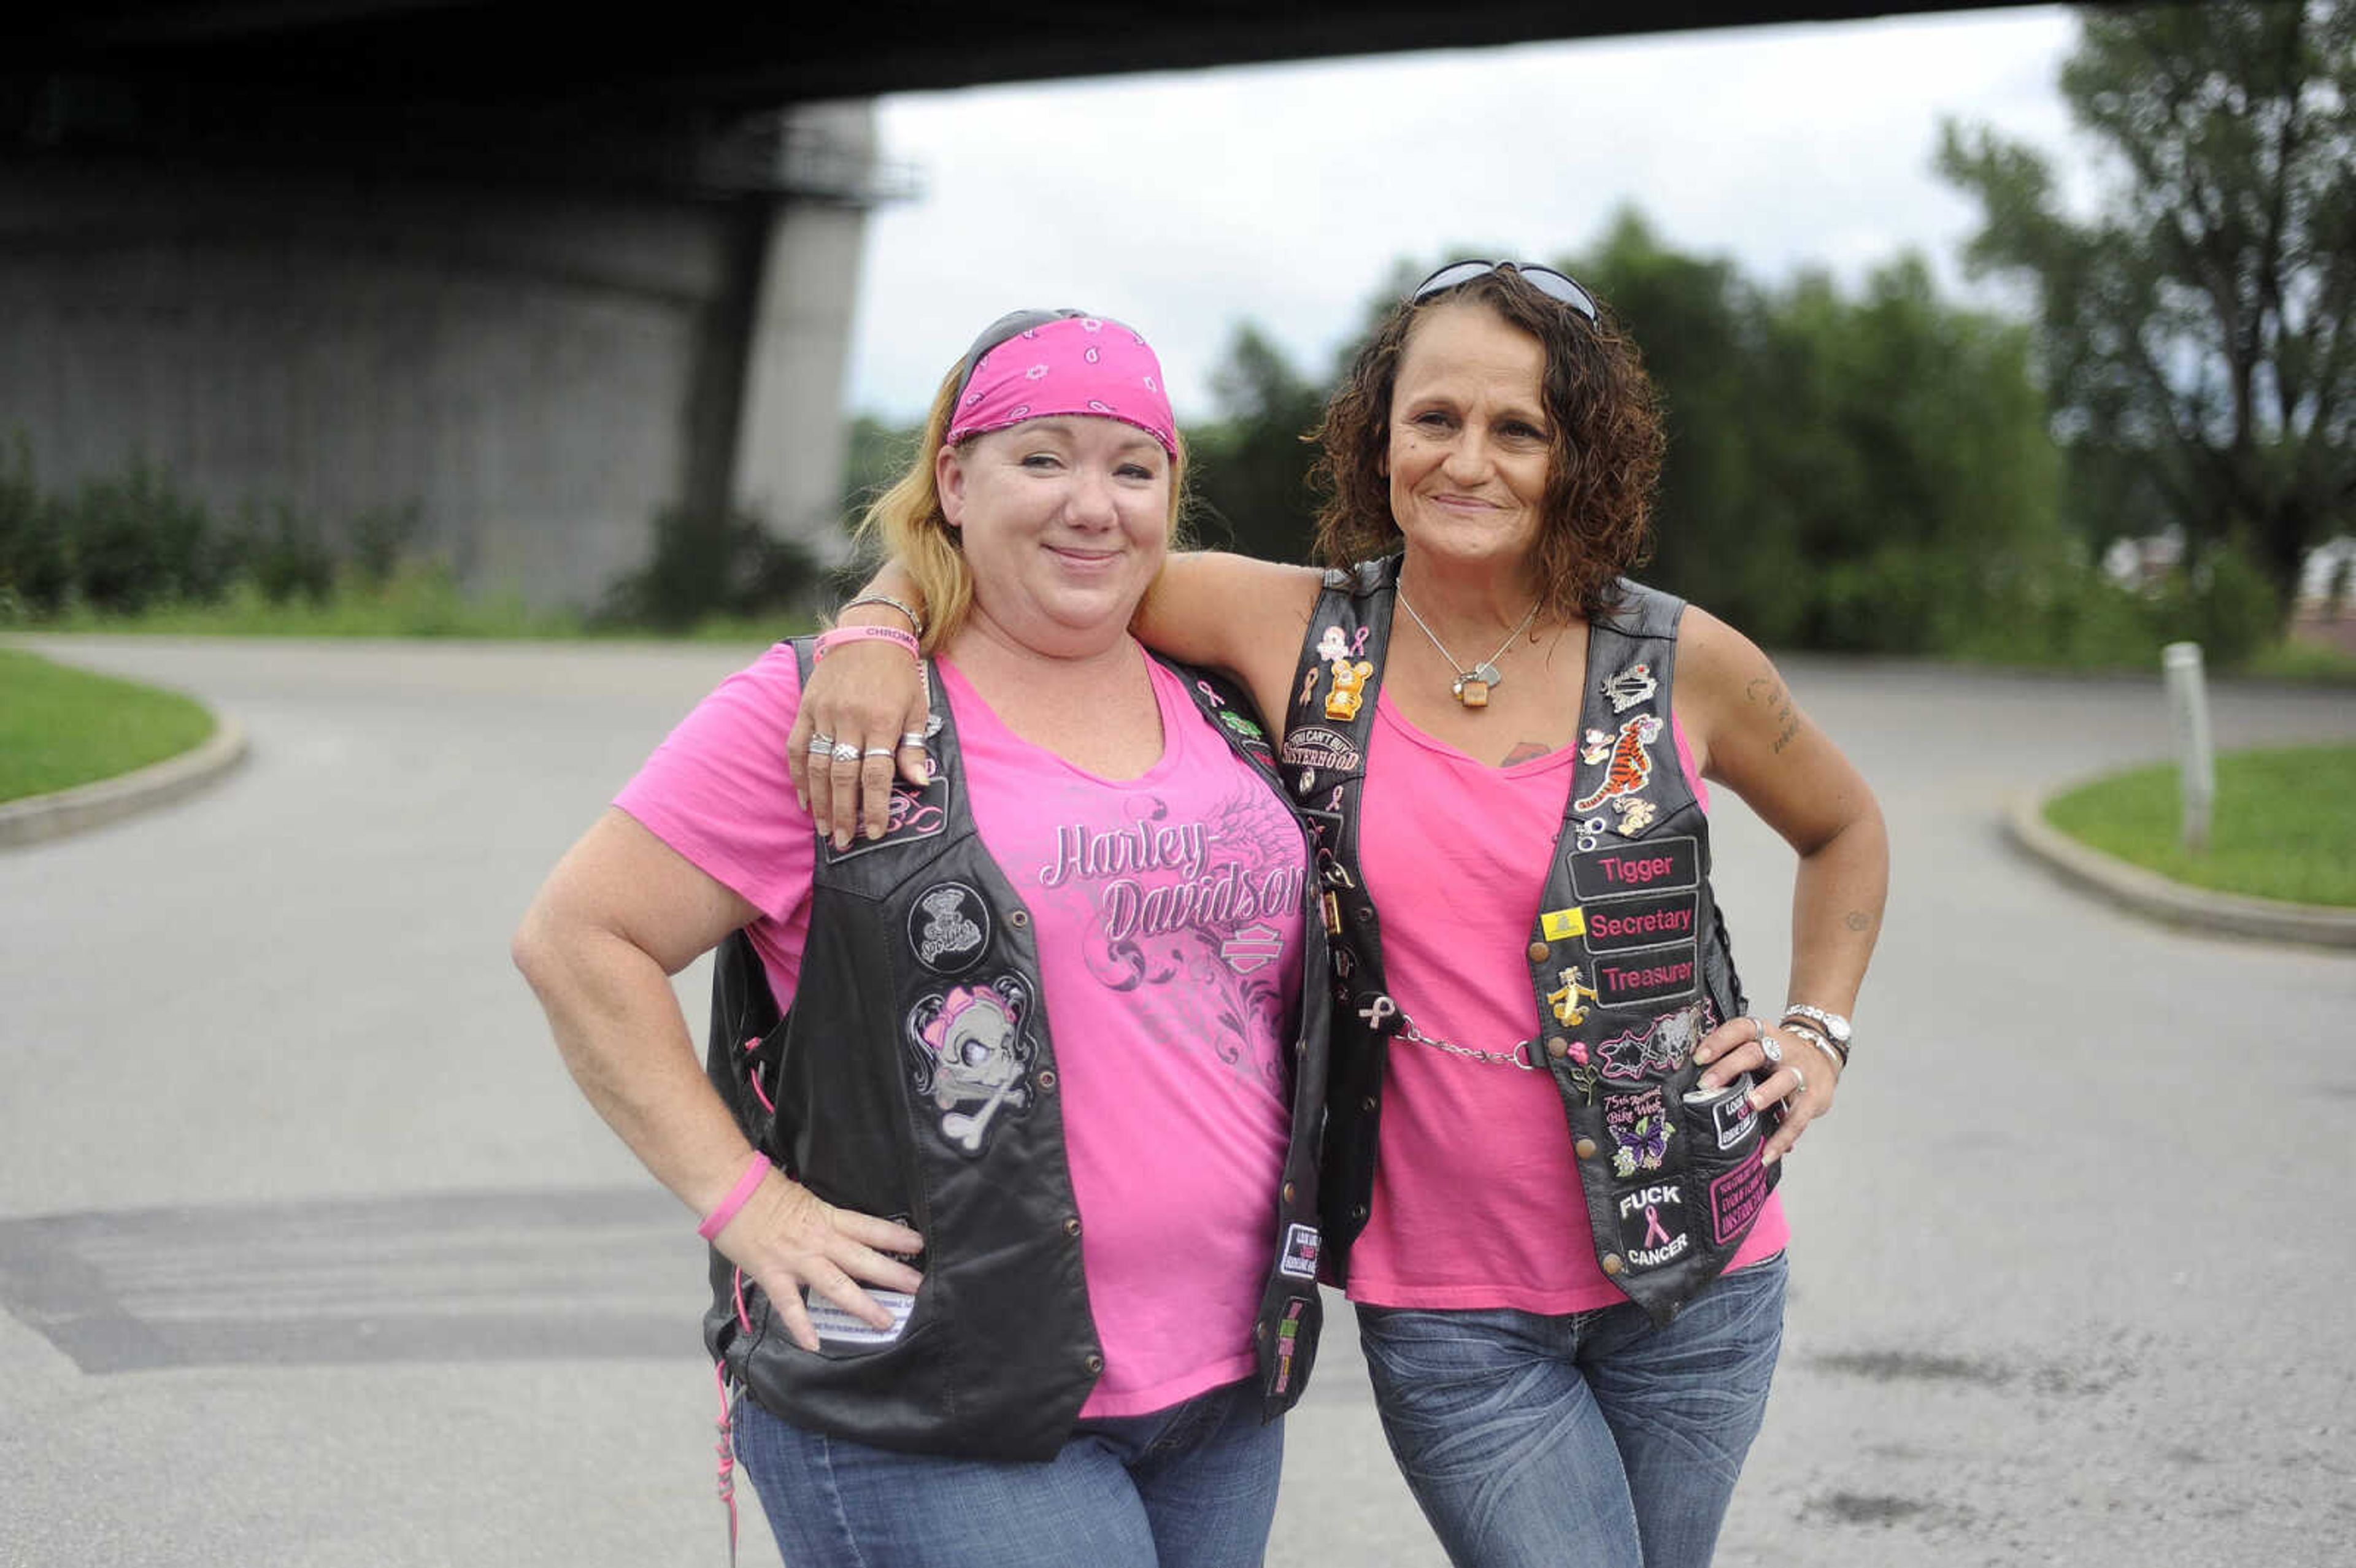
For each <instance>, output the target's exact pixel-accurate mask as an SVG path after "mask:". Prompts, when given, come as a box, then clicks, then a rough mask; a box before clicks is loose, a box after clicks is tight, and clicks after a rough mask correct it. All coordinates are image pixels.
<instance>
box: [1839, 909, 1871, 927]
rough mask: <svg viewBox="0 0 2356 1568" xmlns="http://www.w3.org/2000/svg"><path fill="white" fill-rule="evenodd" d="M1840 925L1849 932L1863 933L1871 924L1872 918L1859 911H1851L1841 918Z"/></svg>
mask: <svg viewBox="0 0 2356 1568" xmlns="http://www.w3.org/2000/svg"><path fill="white" fill-rule="evenodd" d="M1841 923H1842V924H1843V925H1845V926H1847V927H1848V928H1849V929H1850V930H1851V931H1863V930H1865V929H1866V927H1868V926H1869V925H1871V924H1872V923H1873V917H1872V916H1871V915H1869V914H1868V913H1866V912H1864V911H1863V910H1861V909H1853V910H1851V911H1849V912H1847V914H1845V915H1843V916H1841Z"/></svg>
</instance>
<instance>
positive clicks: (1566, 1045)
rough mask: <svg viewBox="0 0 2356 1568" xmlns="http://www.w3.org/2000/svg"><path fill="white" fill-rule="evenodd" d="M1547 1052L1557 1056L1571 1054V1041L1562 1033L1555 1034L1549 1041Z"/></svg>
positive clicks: (1549, 1054)
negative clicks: (1563, 1036) (1564, 1037)
mask: <svg viewBox="0 0 2356 1568" xmlns="http://www.w3.org/2000/svg"><path fill="white" fill-rule="evenodd" d="M1569 1054H1570V1041H1569V1040H1565V1039H1563V1038H1562V1036H1560V1035H1555V1036H1554V1037H1552V1038H1551V1039H1549V1040H1547V1055H1548V1056H1552V1057H1557V1058H1560V1057H1565V1056H1569Z"/></svg>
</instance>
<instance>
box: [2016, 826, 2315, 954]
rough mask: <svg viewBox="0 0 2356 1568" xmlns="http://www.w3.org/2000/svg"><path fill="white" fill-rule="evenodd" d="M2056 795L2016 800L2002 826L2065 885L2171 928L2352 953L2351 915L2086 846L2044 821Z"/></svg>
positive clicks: (2018, 845)
mask: <svg viewBox="0 0 2356 1568" xmlns="http://www.w3.org/2000/svg"><path fill="white" fill-rule="evenodd" d="M2060 793H2061V792H2060V791H2059V790H2053V791H2049V792H2047V793H2046V794H2044V795H2020V796H2019V797H2017V798H2016V799H2015V800H2014V801H2013V802H2012V804H2011V805H2010V806H2008V808H2007V809H2006V812H2005V818H2004V826H2005V831H2006V837H2008V838H2010V839H2011V840H2012V843H2013V846H2014V848H2018V849H2019V850H2020V851H2021V852H2022V853H2023V854H2025V855H2027V856H2029V859H2033V860H2040V861H2042V862H2043V863H2044V864H2045V866H2046V868H2047V869H2050V870H2051V871H2052V872H2053V873H2054V874H2055V875H2056V876H2058V877H2060V878H2061V880H2063V881H2065V882H2069V883H2071V884H2072V885H2073V886H2075V887H2079V888H2082V889H2084V890H2086V891H2091V892H2093V893H2094V894H2095V895H2097V896H2098V897H2101V898H2103V899H2105V900H2107V901H2110V902H2111V903H2114V904H2116V905H2118V906H2119V907H2120V908H2122V909H2125V910H2127V911H2129V912H2132V913H2135V914H2139V915H2142V916H2144V917H2145V918H2146V919H2147V920H2156V921H2159V922H2162V923H2165V924H2169V925H2175V926H2182V927H2185V928H2187V929H2189V930H2194V931H2208V932H2218V933H2224V934H2227V935H2231V936H2254V937H2258V938H2261V939H2262V940H2265V941H2268V942H2304V943H2309V944H2313V945H2316V946H2319V947H2348V948H2356V910H2349V909H2335V908H2333V907H2331V906H2330V905H2329V904H2296V903H2284V902H2282V901H2279V900H2276V899H2254V898H2251V897H2249V896H2248V895H2246V894H2244V893H2226V892H2217V891H2211V890H2210V889H2207V888H2192V887H2187V886H2186V885H2185V884H2184V883H2182V882H2177V881H2171V880H2169V879H2168V878H2166V877H2163V876H2161V875H2160V874H2159V873H2158V872H2157V871H2147V870H2145V869H2143V868H2142V867H2141V866H2132V865H2129V864H2128V863H2127V862H2126V861H2125V860H2121V859H2117V858H2115V857H2114V856H2110V855H2105V854H2104V853H2103V852H2102V851H2101V850H2099V849H2093V848H2088V847H2087V846H2085V845H2083V844H2081V843H2079V842H2078V840H2076V839H2075V838H2072V837H2069V836H2068V835H2067V834H2065V833H2063V832H2062V831H2061V829H2059V828H2057V827H2053V826H2052V825H2051V823H2049V822H2047V821H2046V820H2045V803H2046V801H2048V800H2050V799H2051V798H2052V796H2053V795H2058V794H2060Z"/></svg>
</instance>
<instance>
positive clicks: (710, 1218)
mask: <svg viewBox="0 0 2356 1568" xmlns="http://www.w3.org/2000/svg"><path fill="white" fill-rule="evenodd" d="M775 1168H776V1167H774V1166H772V1165H771V1164H770V1163H769V1157H768V1156H766V1155H764V1154H756V1155H755V1156H754V1157H753V1162H752V1163H751V1164H750V1165H747V1166H746V1167H745V1168H744V1175H742V1176H740V1177H738V1178H737V1179H736V1185H735V1186H734V1187H732V1188H730V1189H728V1196H727V1197H725V1198H723V1199H722V1200H720V1207H719V1208H717V1209H714V1210H713V1211H712V1212H711V1213H709V1214H707V1215H705V1216H704V1217H703V1223H702V1224H701V1225H698V1226H697V1227H696V1228H695V1233H696V1234H697V1235H699V1236H701V1237H702V1238H703V1239H704V1240H705V1241H707V1242H708V1241H710V1240H712V1237H714V1236H716V1235H718V1234H719V1233H720V1232H722V1231H723V1230H725V1229H727V1227H728V1221H731V1220H734V1218H736V1211H737V1210H739V1209H742V1208H743V1207H744V1205H745V1203H746V1201H747V1200H750V1199H751V1198H752V1196H753V1194H754V1193H755V1192H756V1191H758V1190H759V1189H760V1186H761V1183H762V1182H764V1181H766V1180H767V1179H769V1172H770V1171H771V1170H773V1169H775Z"/></svg>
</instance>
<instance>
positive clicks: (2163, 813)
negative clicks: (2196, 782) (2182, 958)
mask: <svg viewBox="0 0 2356 1568" xmlns="http://www.w3.org/2000/svg"><path fill="white" fill-rule="evenodd" d="M2182 810H2183V808H2182V805H2181V804H2180V800H2179V793H2178V784H2177V771H2176V767H2175V764H2173V763H2162V764H2160V765H2158V766H2157V767H2148V768H2138V769H2136V770H2135V771H2134V772H2132V773H2116V774H2114V775H2113V776H2111V777H2109V778H2106V779H2100V780H2097V781H2096V782H2094V783H2093V784H2087V785H2085V786H2084V787H2083V788H2081V789H2075V790H2072V791H2071V792H2070V793H2068V794H2067V795H2060V796H2057V797H2056V798H2055V799H2053V800H2052V801H2051V802H2049V803H2047V805H2046V807H2045V818H2046V820H2047V821H2049V822H2051V824H2052V825H2053V826H2054V827H2058V828H2060V829H2061V831H2062V832H2064V833H2067V834H2069V835H2070V836H2071V837H2073V838H2076V839H2078V840H2079V841H2080V842H2082V843H2084V844H2087V845H2090V846H2092V847H2093V848H2096V849H2100V850H2102V851H2103V852H2104V853H2105V854H2109V855H2115V856H2117V857H2118V858H2119V859H2122V860H2126V861H2129V862H2131V863H2132V864H2135V865H2137V866H2142V867H2144V868H2146V869H2148V870H2153V871H2157V872H2158V873H2159V874H2160V875H2161V876H2164V877H2169V878H2172V879H2174V880H2177V881H2179V882H2184V883H2188V884H2190V885H2191V886H2193V887H2201V888H2214V889H2216V890H2218V891H2222V892H2233V893H2244V894H2247V895H2249V896H2251V897H2254V898H2263V899H2281V900H2285V901H2289V902H2292V903H2310V904H2333V905H2339V906H2342V907H2356V746H2318V747H2306V748H2301V749H2298V750H2294V751H2265V752H2230V753H2227V754H2225V755H2222V756H2220V757H2219V758H2218V759H2217V798H2216V800H2215V802H2214V803H2213V804H2212V805H2211V813H2210V845H2209V849H2208V851H2207V853H2205V854H2199V855H2196V854H2194V853H2192V852H2191V851H2190V850H2188V849H2186V848H2184V846H2183V843H2182V839H2181V824H2182Z"/></svg>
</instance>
